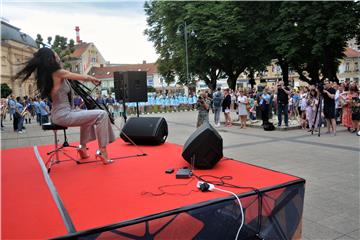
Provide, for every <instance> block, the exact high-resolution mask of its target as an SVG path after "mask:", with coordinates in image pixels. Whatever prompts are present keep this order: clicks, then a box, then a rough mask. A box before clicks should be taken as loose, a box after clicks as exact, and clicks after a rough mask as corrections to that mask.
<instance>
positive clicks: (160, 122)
mask: <svg viewBox="0 0 360 240" xmlns="http://www.w3.org/2000/svg"><path fill="white" fill-rule="evenodd" d="M125 134H126V135H127V136H128V137H129V138H130V139H131V140H132V141H133V142H134V143H136V144H139V145H159V144H162V143H164V142H165V140H166V138H167V136H168V125H167V122H166V120H165V118H163V117H133V118H129V119H128V121H127V122H126V123H125V125H124V127H123V129H122V132H121V134H120V137H121V138H122V139H123V140H124V141H125V142H130V141H129V139H128V138H127V137H126V136H125Z"/></svg>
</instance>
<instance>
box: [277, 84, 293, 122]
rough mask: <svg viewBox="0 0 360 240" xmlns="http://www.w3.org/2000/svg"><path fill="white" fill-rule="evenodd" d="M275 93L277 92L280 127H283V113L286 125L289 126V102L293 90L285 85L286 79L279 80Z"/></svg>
mask: <svg viewBox="0 0 360 240" xmlns="http://www.w3.org/2000/svg"><path fill="white" fill-rule="evenodd" d="M275 93H276V94H277V106H278V127H281V122H282V114H283V113H284V122H285V126H286V127H289V115H288V107H289V105H288V104H289V95H290V94H291V91H290V89H289V88H288V87H286V86H284V81H279V82H278V84H277V88H276V90H275Z"/></svg>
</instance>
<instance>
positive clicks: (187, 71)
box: [176, 21, 195, 83]
mask: <svg viewBox="0 0 360 240" xmlns="http://www.w3.org/2000/svg"><path fill="white" fill-rule="evenodd" d="M181 26H182V27H183V28H184V40H185V64H186V81H187V83H189V55H188V46H187V40H188V34H189V33H188V26H187V25H186V22H185V21H184V24H180V25H179V27H178V30H177V31H176V33H177V34H178V35H180V34H181V32H180V30H179V28H180V27H181ZM190 35H191V36H195V32H194V30H192V31H191V33H190Z"/></svg>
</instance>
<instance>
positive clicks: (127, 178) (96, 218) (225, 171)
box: [1, 139, 305, 239]
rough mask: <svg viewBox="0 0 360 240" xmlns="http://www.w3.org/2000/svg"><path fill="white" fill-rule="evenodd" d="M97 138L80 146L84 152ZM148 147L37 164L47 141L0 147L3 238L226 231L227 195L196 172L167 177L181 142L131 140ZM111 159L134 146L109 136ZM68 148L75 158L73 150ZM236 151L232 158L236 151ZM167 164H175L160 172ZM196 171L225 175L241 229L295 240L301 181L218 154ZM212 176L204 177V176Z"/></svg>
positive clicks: (177, 161)
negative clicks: (205, 187) (201, 181)
mask: <svg viewBox="0 0 360 240" xmlns="http://www.w3.org/2000/svg"><path fill="white" fill-rule="evenodd" d="M96 145H97V144H96V142H92V143H91V144H89V149H90V150H89V153H91V155H92V157H93V155H94V152H95V150H96ZM140 148H141V150H142V151H144V152H145V153H146V154H147V155H146V156H141V157H129V158H122V159H119V160H116V161H115V162H114V163H113V164H110V165H103V164H102V163H101V162H95V163H88V164H76V163H75V162H73V161H68V162H62V163H60V164H56V165H54V166H53V167H52V170H51V173H50V174H49V175H48V174H47V172H46V169H45V168H44V162H46V160H47V158H48V156H47V154H46V153H47V152H49V151H51V150H53V145H47V146H38V147H27V148H16V149H7V150H2V151H1V153H2V213H1V214H2V223H1V224H2V239H45V238H47V239H48V238H76V237H77V238H79V239H234V238H235V236H236V232H237V230H238V228H239V225H240V220H241V217H242V216H241V214H240V209H239V205H238V204H237V201H236V200H235V198H234V197H233V196H232V195H231V194H228V193H224V192H220V191H213V192H201V191H199V189H198V188H197V187H196V184H197V182H198V179H197V178H196V177H194V176H193V177H192V178H189V179H176V178H175V172H176V170H177V169H179V168H181V167H184V166H187V167H189V165H188V164H187V162H186V161H185V160H183V159H182V157H181V151H182V147H181V146H179V145H175V144H171V143H165V144H163V145H160V146H140ZM108 152H109V155H110V157H112V158H115V157H124V156H132V155H136V154H140V152H139V150H138V149H137V148H136V147H135V146H132V145H129V144H127V143H124V142H123V141H122V140H121V139H118V140H117V141H116V142H115V143H112V144H111V145H110V146H109V149H108ZM67 153H68V154H69V155H71V156H73V157H75V158H77V156H76V151H75V150H74V149H69V150H67ZM239 158H241V156H239ZM169 168H174V169H175V172H174V173H172V174H166V173H165V171H166V170H167V169H169ZM194 173H195V174H196V176H204V175H211V176H216V177H224V176H230V177H231V179H230V178H226V177H225V180H224V181H225V182H226V183H229V184H232V185H235V186H237V187H246V188H234V187H225V186H218V187H219V188H222V189H224V190H228V191H232V192H234V193H236V194H237V195H238V196H239V197H240V199H241V202H242V205H243V209H244V214H245V222H244V226H243V228H242V230H241V232H240V237H241V238H242V239H245V238H254V237H255V236H256V235H258V236H259V237H260V238H261V237H264V238H269V239H274V238H276V239H299V238H301V219H302V210H303V201H304V191H305V180H303V179H301V178H298V177H295V176H291V175H287V174H284V173H280V172H276V171H273V170H269V169H265V168H261V167H258V166H254V165H250V164H247V163H243V162H240V161H236V160H231V159H227V158H223V159H222V160H221V161H220V162H219V163H218V164H217V165H216V166H215V167H214V168H213V169H211V170H194ZM204 178H206V179H209V180H214V179H213V178H212V177H204Z"/></svg>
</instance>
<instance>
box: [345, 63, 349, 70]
mask: <svg viewBox="0 0 360 240" xmlns="http://www.w3.org/2000/svg"><path fill="white" fill-rule="evenodd" d="M345 72H350V64H349V63H348V62H347V63H346V64H345Z"/></svg>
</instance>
